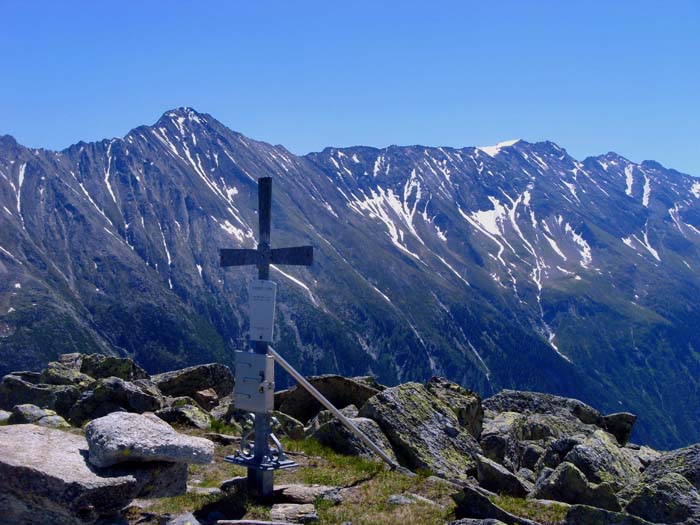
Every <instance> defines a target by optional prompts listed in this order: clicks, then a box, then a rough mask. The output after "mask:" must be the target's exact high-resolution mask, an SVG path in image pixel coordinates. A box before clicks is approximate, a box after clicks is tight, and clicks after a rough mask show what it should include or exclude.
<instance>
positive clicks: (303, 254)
mask: <svg viewBox="0 0 700 525" xmlns="http://www.w3.org/2000/svg"><path fill="white" fill-rule="evenodd" d="M313 262H314V247H313V246H295V247H294V248H273V249H272V251H271V254H270V263H271V264H287V265H293V266H311V263H313Z"/></svg>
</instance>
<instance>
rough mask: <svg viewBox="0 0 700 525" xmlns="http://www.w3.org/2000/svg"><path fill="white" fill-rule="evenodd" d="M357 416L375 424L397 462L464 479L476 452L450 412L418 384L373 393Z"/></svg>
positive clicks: (412, 467) (449, 409) (471, 438)
mask: <svg viewBox="0 0 700 525" xmlns="http://www.w3.org/2000/svg"><path fill="white" fill-rule="evenodd" d="M360 416H361V417H367V418H370V419H373V420H374V421H376V422H377V423H378V424H379V427H380V428H381V429H382V431H383V432H384V434H385V435H386V437H387V438H388V439H389V442H390V443H391V445H392V448H393V449H394V452H395V453H396V455H397V457H398V458H399V461H400V462H402V464H403V465H404V466H406V467H408V468H411V469H425V470H428V471H432V472H433V473H435V474H437V475H439V476H441V477H447V478H466V471H467V469H469V468H472V467H473V466H474V459H473V456H474V455H475V454H477V453H479V452H480V450H479V445H478V443H477V442H476V440H475V439H474V437H473V436H472V435H471V434H470V433H469V432H467V430H466V429H464V428H463V427H462V426H461V425H460V424H459V421H458V420H457V416H456V415H455V413H454V411H453V410H452V409H451V408H450V407H449V406H447V405H446V404H445V403H443V402H442V401H441V400H440V399H438V398H437V397H435V396H434V395H432V394H431V393H430V392H429V391H428V389H427V388H426V387H425V386H424V385H421V384H419V383H405V384H403V385H399V386H396V387H393V388H388V389H386V390H384V391H383V392H380V393H379V394H377V395H375V396H374V397H372V398H371V399H369V400H368V401H367V403H365V405H364V406H363V407H362V408H361V409H360Z"/></svg>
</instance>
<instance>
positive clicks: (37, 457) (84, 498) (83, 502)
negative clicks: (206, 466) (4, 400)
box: [0, 424, 187, 525]
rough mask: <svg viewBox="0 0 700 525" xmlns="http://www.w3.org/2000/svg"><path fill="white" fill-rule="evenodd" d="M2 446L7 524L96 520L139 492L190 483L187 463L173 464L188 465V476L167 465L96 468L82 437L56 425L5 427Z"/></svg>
mask: <svg viewBox="0 0 700 525" xmlns="http://www.w3.org/2000/svg"><path fill="white" fill-rule="evenodd" d="M0 450H2V454H0V503H1V504H2V514H1V515H0V522H2V523H12V524H17V525H21V524H30V523H38V521H37V520H38V519H40V520H41V522H42V523H55V524H61V525H64V524H86V523H93V522H94V521H96V520H97V519H98V518H100V517H104V516H111V515H113V514H114V513H117V512H118V511H119V510H120V509H121V508H123V507H124V506H125V505H127V504H128V503H129V502H130V501H131V500H132V499H133V498H134V497H136V496H137V495H140V494H149V495H151V496H156V495H157V496H165V495H170V496H172V495H175V494H177V493H182V492H184V489H185V487H186V475H187V472H186V466H185V465H173V467H176V468H178V469H179V468H180V467H185V470H184V471H183V472H182V474H184V476H185V477H184V478H183V477H182V476H181V475H180V476H178V475H176V473H175V472H174V471H172V470H171V469H172V467H171V465H169V464H163V463H154V464H152V465H151V464H149V465H142V466H138V465H137V466H133V465H132V466H131V467H130V468H129V469H122V468H111V469H96V468H94V467H93V466H92V465H90V464H89V463H88V461H87V455H88V450H87V443H86V442H85V439H84V438H83V437H82V436H79V435H75V434H71V433H68V432H63V431H61V430H55V429H52V428H46V427H39V426H36V425H31V424H22V425H10V426H4V427H0ZM173 480H174V482H175V485H173V484H172V483H173ZM166 485H167V486H166ZM154 491H155V492H154Z"/></svg>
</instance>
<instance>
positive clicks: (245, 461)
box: [224, 454, 299, 470]
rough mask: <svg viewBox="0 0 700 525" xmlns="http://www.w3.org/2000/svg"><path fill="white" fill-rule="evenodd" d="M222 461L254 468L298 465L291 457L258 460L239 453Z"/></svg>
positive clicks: (270, 468) (279, 467) (292, 466)
mask: <svg viewBox="0 0 700 525" xmlns="http://www.w3.org/2000/svg"><path fill="white" fill-rule="evenodd" d="M224 461H226V462H227V463H233V464H235V465H241V466H242V467H247V468H252V469H255V470H279V469H285V468H294V467H298V466H299V465H298V464H297V462H296V461H292V460H291V459H283V460H281V461H279V460H276V461H271V460H267V461H263V462H259V461H258V460H257V459H256V458H246V457H244V456H242V455H240V454H234V455H233V456H226V457H225V458H224Z"/></svg>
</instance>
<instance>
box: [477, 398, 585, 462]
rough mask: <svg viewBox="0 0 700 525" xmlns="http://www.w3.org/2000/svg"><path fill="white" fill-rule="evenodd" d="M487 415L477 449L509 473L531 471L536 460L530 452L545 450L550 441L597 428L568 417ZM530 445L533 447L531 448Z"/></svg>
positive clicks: (583, 433) (515, 414) (512, 413)
mask: <svg viewBox="0 0 700 525" xmlns="http://www.w3.org/2000/svg"><path fill="white" fill-rule="evenodd" d="M490 416H491V417H488V418H486V419H485V420H484V428H483V430H482V432H481V439H480V444H481V448H482V450H483V451H484V455H485V456H486V457H488V458H489V459H492V460H494V461H496V462H498V463H501V464H503V465H505V466H506V467H507V468H508V469H509V470H511V471H513V472H515V471H517V470H518V469H520V468H522V467H525V468H533V467H534V464H533V462H536V461H537V460H538V459H539V457H534V455H535V454H534V453H535V452H537V451H541V450H543V449H545V448H546V447H547V446H548V445H549V444H550V443H551V442H552V441H556V440H558V439H562V438H565V437H568V436H573V435H579V434H580V435H588V434H592V433H593V432H595V431H596V430H597V427H595V426H593V425H587V424H585V423H582V422H581V421H580V420H579V419H578V418H574V417H570V416H566V417H563V416H558V415H552V414H519V413H517V412H501V413H499V414H495V415H494V414H491V415H490ZM533 446H535V447H536V448H534V449H533V448H531V447H533ZM539 455H541V452H540V454H539ZM557 464H558V463H557ZM553 466H556V465H553Z"/></svg>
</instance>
